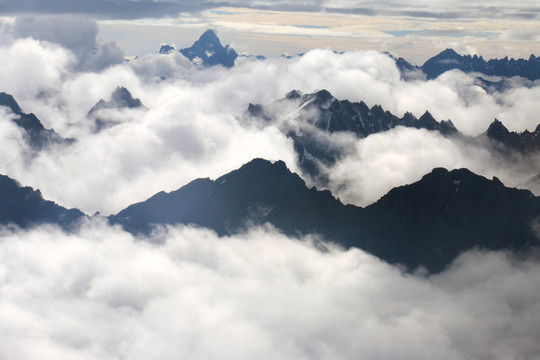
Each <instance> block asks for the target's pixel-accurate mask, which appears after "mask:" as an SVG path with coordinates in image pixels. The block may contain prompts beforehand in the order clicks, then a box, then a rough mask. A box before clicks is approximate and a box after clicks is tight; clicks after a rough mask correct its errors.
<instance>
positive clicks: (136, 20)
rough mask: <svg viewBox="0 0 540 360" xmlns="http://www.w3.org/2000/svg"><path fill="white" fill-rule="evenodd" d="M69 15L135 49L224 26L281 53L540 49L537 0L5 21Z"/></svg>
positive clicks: (28, 4)
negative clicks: (94, 23)
mask: <svg viewBox="0 0 540 360" xmlns="http://www.w3.org/2000/svg"><path fill="white" fill-rule="evenodd" d="M59 14H61V15H66V16H69V17H73V16H80V17H84V18H90V19H96V20H97V21H98V24H99V28H100V35H101V37H102V38H103V39H105V40H111V41H115V42H116V43H117V44H118V45H119V46H120V47H121V48H122V49H123V50H124V52H125V55H127V56H141V55H144V54H146V53H150V52H154V51H156V50H158V49H159V46H160V45H161V44H162V43H169V44H175V45H176V46H177V47H188V46H189V45H190V44H191V43H192V42H193V41H194V39H196V38H197V37H198V35H199V34H201V33H202V32H203V31H204V30H206V29H208V28H212V29H214V30H216V31H217V32H218V33H219V35H220V36H221V38H222V40H223V41H224V42H225V43H228V44H232V45H233V47H234V48H235V49H237V50H238V51H239V52H243V53H250V54H254V55H265V56H279V55H281V54H283V53H288V54H297V53H303V52H306V51H308V50H309V49H313V48H326V47H330V48H332V49H333V50H336V51H347V50H377V51H388V52H391V53H393V54H395V55H397V56H401V57H404V58H406V59H408V60H409V61H411V62H412V63H415V64H418V65H421V64H422V63H423V62H424V61H425V60H427V59H428V58H429V57H431V56H433V55H435V54H437V53H438V52H440V51H442V50H444V49H446V48H449V47H452V48H454V49H455V50H457V51H458V52H460V53H462V54H479V55H483V56H484V57H486V58H496V57H504V56H509V57H514V58H519V57H528V56H529V55H530V54H533V53H535V54H539V53H540V35H539V34H538V31H537V29H538V28H539V26H540V18H539V16H540V15H539V14H540V6H539V4H538V2H536V1H524V0H521V1H514V2H511V3H510V2H507V1H502V0H497V1H489V2H487V1H484V0H477V1H449V0H437V1H427V0H414V1H406V2H405V1H388V0H384V1H339V0H329V1H322V0H306V1H300V2H288V1H247V0H246V1H242V0H237V1H222V2H218V3H216V2H213V1H197V2H193V1H181V0H178V1H148V0H143V1H130V0H121V1H107V0H100V1H92V2H88V1H80V0H76V1H67V0H66V1H61V0H55V1H41V2H35V1H28V0H23V1H16V0H2V2H0V15H3V16H4V17H5V18H13V17H17V16H34V15H39V16H41V15H59Z"/></svg>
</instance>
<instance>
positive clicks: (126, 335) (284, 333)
mask: <svg viewBox="0 0 540 360" xmlns="http://www.w3.org/2000/svg"><path fill="white" fill-rule="evenodd" d="M147 240H149V241H147ZM312 240H313V239H310V238H305V239H302V240H301V241H299V240H297V239H290V238H287V237H285V236H283V235H281V234H279V233H278V232H276V231H275V230H273V229H270V228H259V229H253V230H251V231H250V232H248V233H247V234H244V235H238V236H235V237H231V238H222V239H219V238H217V236H216V235H215V234H214V233H212V232H210V231H207V230H201V229H194V228H189V227H181V228H170V229H168V230H167V231H164V232H161V233H159V234H157V235H155V236H154V238H152V239H134V238H133V237H132V236H131V235H129V234H127V233H125V232H123V231H121V230H119V229H118V228H111V227H108V226H106V225H104V224H102V223H99V222H94V223H89V224H86V225H84V226H82V228H81V229H80V230H79V231H78V232H76V233H73V234H65V233H62V232H61V231H59V230H57V229H55V228H47V227H43V228H39V229H35V230H31V231H25V232H21V231H15V230H8V229H4V230H3V231H2V233H1V236H0V293H1V294H2V296H1V297H0V318H1V319H2V321H1V322H0V354H2V356H1V357H2V359H5V360H11V359H17V360H24V359H35V358H40V359H44V360H46V359H58V358H62V359H85V360H86V359H100V360H106V359H119V358H121V359H179V358H181V359H254V358H259V359H358V358H366V359H415V360H419V359H432V358H433V356H436V357H437V359H456V360H457V359H479V360H482V359H486V360H487V359H489V360H493V359H535V358H536V357H537V356H538V353H539V352H540V345H539V344H538V341H537V334H538V333H539V331H540V318H538V316H537V314H538V311H540V287H539V286H538V281H537V279H538V277H539V276H540V265H538V263H533V262H529V261H527V260H517V259H513V258H511V257H509V256H506V255H505V254H502V253H481V252H471V253H468V254H465V255H463V256H462V257H460V258H459V259H458V260H457V261H456V263H455V264H454V266H453V267H452V268H450V269H449V270H447V271H446V272H444V273H442V274H440V275H438V276H434V277H430V278H424V277H422V276H412V275H405V274H403V273H401V272H400V271H399V270H398V269H397V268H394V267H392V266H389V265H387V264H385V263H382V262H381V261H379V260H378V259H376V258H374V257H372V256H370V255H368V254H366V253H363V252H361V251H359V250H355V249H352V250H349V251H343V250H340V249H338V248H334V247H331V246H330V248H329V251H328V252H321V251H320V250H318V249H317V248H316V246H315V245H314V243H313V241H312Z"/></svg>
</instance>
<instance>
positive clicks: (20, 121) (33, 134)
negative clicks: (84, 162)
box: [0, 92, 75, 151]
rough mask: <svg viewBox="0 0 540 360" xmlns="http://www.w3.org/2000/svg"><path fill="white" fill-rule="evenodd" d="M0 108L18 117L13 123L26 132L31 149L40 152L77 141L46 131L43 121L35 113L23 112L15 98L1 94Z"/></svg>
mask: <svg viewBox="0 0 540 360" xmlns="http://www.w3.org/2000/svg"><path fill="white" fill-rule="evenodd" d="M0 106H5V107H7V108H9V109H10V111H11V112H12V113H13V114H15V115H16V116H17V117H16V118H15V119H13V122H14V123H15V124H17V126H19V127H20V128H21V129H23V130H24V132H25V138H26V140H27V141H28V144H29V145H30V147H31V148H32V149H33V150H35V151H39V150H42V149H45V148H47V147H49V146H51V145H62V144H64V145H69V144H71V143H73V142H74V141H75V139H64V138H63V137H62V136H60V135H59V134H58V133H56V132H55V131H54V129H45V127H44V126H43V124H42V123H41V121H39V119H38V118H37V117H36V115H34V114H33V113H30V114H26V113H24V112H23V111H22V109H21V108H20V106H19V104H17V102H16V101H15V99H14V98H13V96H11V95H9V94H6V93H4V92H0Z"/></svg>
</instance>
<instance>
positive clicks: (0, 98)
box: [0, 92, 22, 114]
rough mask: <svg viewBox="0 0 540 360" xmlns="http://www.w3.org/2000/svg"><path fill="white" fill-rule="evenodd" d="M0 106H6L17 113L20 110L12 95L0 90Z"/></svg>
mask: <svg viewBox="0 0 540 360" xmlns="http://www.w3.org/2000/svg"><path fill="white" fill-rule="evenodd" d="M0 106H7V107H8V108H10V109H11V111H12V112H13V113H14V114H19V113H21V112H22V110H21V108H20V107H19V104H17V102H16V101H15V99H14V98H13V96H11V95H9V94H6V93H5V92H0Z"/></svg>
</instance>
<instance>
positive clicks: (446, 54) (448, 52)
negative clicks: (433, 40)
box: [437, 48, 460, 58]
mask: <svg viewBox="0 0 540 360" xmlns="http://www.w3.org/2000/svg"><path fill="white" fill-rule="evenodd" d="M437 56H440V57H446V58H455V57H459V56H460V55H459V54H458V53H457V52H455V51H454V49H450V48H448V49H446V50H444V51H442V52H440V53H439V55H437Z"/></svg>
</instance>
